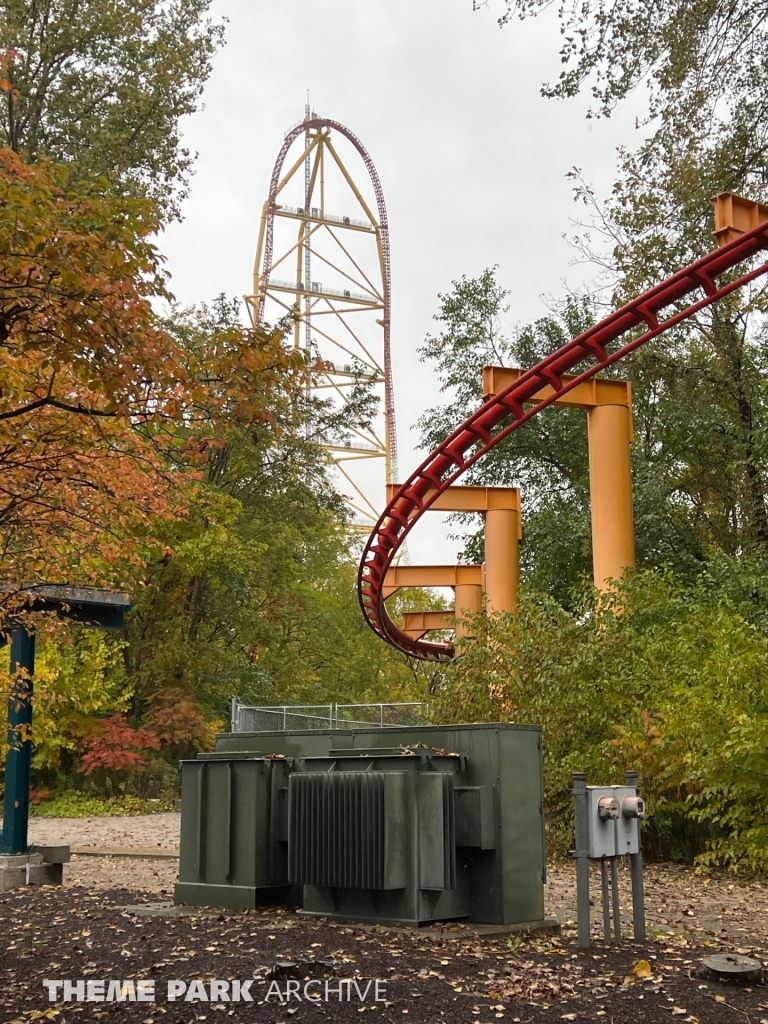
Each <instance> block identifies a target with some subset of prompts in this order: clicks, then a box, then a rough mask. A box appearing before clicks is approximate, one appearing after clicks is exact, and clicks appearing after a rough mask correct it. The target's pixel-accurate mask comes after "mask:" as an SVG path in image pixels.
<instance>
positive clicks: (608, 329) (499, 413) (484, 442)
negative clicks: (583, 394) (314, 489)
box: [358, 221, 768, 661]
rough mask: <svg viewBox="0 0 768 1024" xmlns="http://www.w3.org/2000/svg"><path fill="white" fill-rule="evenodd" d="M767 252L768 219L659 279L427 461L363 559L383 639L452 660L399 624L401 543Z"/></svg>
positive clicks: (370, 613) (447, 647) (374, 623)
mask: <svg viewBox="0 0 768 1024" xmlns="http://www.w3.org/2000/svg"><path fill="white" fill-rule="evenodd" d="M763 249H768V221H764V222H763V223H762V224H758V226H757V227H755V228H753V229H752V230H750V231H747V232H745V233H744V234H743V235H741V236H739V238H736V239H734V240H733V241H732V242H729V243H728V244H727V245H724V246H722V247H721V248H719V249H715V250H714V251H713V252H711V253H709V254H708V255H706V256H704V257H703V258H702V259H700V260H697V261H696V262H695V263H692V264H691V265H690V266H689V267H686V268H685V269H684V270H681V271H679V272H678V273H677V274H674V275H673V276H672V277H669V278H667V280H666V281H662V283H661V284H657V285H656V286H655V287H653V288H651V289H650V290H649V291H647V292H645V293H644V294H643V295H641V296H639V298H636V299H633V300H632V301H631V302H628V303H627V305H626V306H622V308H621V309H618V310H616V312H615V313H611V314H610V316H607V317H606V318H605V319H604V320H601V321H600V323H598V324H595V326H594V327H591V328H590V329H589V330H588V331H585V332H584V333H583V334H580V335H579V337H578V338H574V339H573V341H569V342H568V344H566V345H563V347H562V348H561V349H558V351H557V352H554V353H553V354H552V355H551V356H547V358H546V359H542V361H541V362H540V363H538V364H537V365H536V366H534V367H533V368H532V369H530V370H527V371H526V372H525V373H524V374H523V375H522V376H521V377H519V378H518V380H516V381H515V383H514V384H512V385H511V386H510V387H508V388H506V389H505V390H504V391H501V392H499V394H497V395H494V396H493V398H491V399H490V400H489V401H487V402H486V403H485V404H484V405H482V406H481V407H480V408H479V409H478V410H477V412H475V413H473V414H472V415H471V416H470V417H469V418H468V419H467V420H465V421H464V423H462V424H461V426H460V427H458V428H457V429H456V430H454V432H453V433H452V434H451V435H450V436H449V437H447V438H446V439H445V441H443V443H442V444H441V445H439V447H437V448H436V449H435V450H434V451H433V452H432V454H431V455H430V456H429V457H428V458H426V459H425V460H424V462H422V464H421V465H420V466H419V468H418V469H417V470H416V471H415V473H412V474H411V476H410V477H409V478H408V479H407V480H406V482H405V483H404V484H403V485H402V486H401V487H400V489H399V490H398V491H397V494H396V495H395V497H394V498H393V499H392V501H391V502H390V503H389V505H387V507H386V509H385V510H384V512H383V513H382V515H381V518H380V519H379V521H378V522H377V523H376V526H375V527H374V529H373V532H372V533H371V536H370V537H369V538H368V542H367V544H366V546H365V550H364V551H363V557H362V559H361V562H360V569H359V573H358V596H359V599H360V606H361V608H362V610H363V614H364V615H365V617H366V619H367V621H368V624H369V625H370V627H371V628H372V629H373V630H374V632H376V633H378V635H379V636H380V637H381V638H382V640H386V641H387V643H390V644H392V645H393V646H394V647H397V648H398V649H399V650H401V651H404V652H405V653H406V654H411V655H414V656H415V657H417V658H423V659H425V660H428V661H448V660H449V659H450V658H451V657H452V656H453V647H452V646H451V644H443V643H434V642H431V641H427V640H412V639H411V638H410V637H408V636H406V635H405V633H403V632H402V631H401V630H400V629H398V628H397V626H396V625H395V624H394V623H393V622H392V620H391V619H390V617H389V615H388V614H387V611H386V608H385V607H384V578H385V576H386V573H387V570H388V569H389V567H390V565H391V564H392V560H393V558H394V556H395V554H396V552H397V550H398V548H399V547H400V545H401V544H402V543H403V541H404V540H405V538H406V537H407V536H408V534H409V533H410V531H411V530H412V529H413V527H414V525H415V524H416V523H417V522H418V520H419V519H420V518H421V516H422V515H423V514H424V513H425V512H426V511H427V509H428V508H429V507H430V505H432V504H433V503H434V501H435V499H436V498H437V497H438V495H440V494H441V493H442V492H443V491H444V490H445V489H446V488H447V487H450V486H451V485H452V484H454V483H455V482H456V480H457V479H458V478H459V477H460V476H461V474H462V473H463V472H464V471H465V470H467V469H468V468H469V467H470V466H472V465H473V464H474V463H475V462H477V461H478V459H481V458H482V457H483V456H484V455H485V454H486V453H487V452H489V451H490V450H491V448H493V447H494V445H497V444H498V443H499V441H502V440H503V439H504V438H505V437H507V436H508V435H509V434H511V433H512V431H513V430H517V428H518V427H520V426H522V424H523V423H525V422H526V420H529V419H530V418H531V417H532V416H535V415H536V414H537V413H539V412H540V411H541V410H542V409H545V408H546V407H547V406H548V405H550V404H551V403H552V402H553V401H554V400H555V399H556V398H557V397H558V396H561V395H564V394H566V393H567V392H568V391H570V390H571V389H572V388H575V387H577V386H578V385H579V384H581V383H582V382H583V381H585V380H588V379H589V378H590V377H592V376H594V375H595V374H596V373H598V372H599V371H600V370H604V369H606V367H608V366H611V365H612V364H613V363H615V362H617V361H618V360H619V359H623V358H624V356H626V355H628V354H629V353H630V352H633V351H634V350H635V349H636V348H639V347H640V346H641V345H644V344H645V343H646V342H647V341H650V340H651V339H652V338H655V337H657V336H658V335H660V334H663V332H664V331H666V330H668V329H669V328H670V327H674V326H675V325H676V324H679V323H681V322H682V321H683V320H686V319H687V318H688V317H689V316H692V315H693V314H694V313H696V312H698V310H700V309H704V307H705V306H709V305H711V304H712V303H713V302H717V301H718V300H719V299H722V298H723V297H724V296H726V295H728V294H730V292H732V291H735V290H736V289H737V288H741V287H742V286H743V285H745V284H747V283H748V282H749V281H752V280H754V279H755V278H756V277H759V276H760V275H761V274H765V273H766V272H768V263H763V264H761V265H760V266H759V267H757V268H756V269H754V270H752V271H750V272H749V273H744V274H741V275H740V276H739V277H737V278H735V279H733V280H731V281H728V282H726V283H725V284H723V285H722V286H721V285H719V284H718V280H717V279H718V278H719V277H721V276H722V275H723V274H725V273H726V272H727V271H729V270H732V269H733V268H734V267H737V266H738V264H740V263H742V262H743V261H744V260H746V259H749V258H750V257H751V256H754V255H755V253H757V252H759V251H760V250H763ZM698 290H701V291H703V292H704V298H702V299H699V300H698V301H694V302H692V303H691V304H690V305H687V306H685V307H684V308H683V309H681V310H679V311H678V312H677V313H674V314H673V315H672V316H670V317H668V318H667V319H666V320H663V321H661V322H660V321H659V319H658V314H659V313H660V312H661V311H662V310H663V309H666V308H667V307H669V306H670V305H672V303H675V302H679V300H680V299H683V298H684V297H686V296H688V295H690V294H691V293H692V292H695V291H698ZM639 326H645V327H646V328H647V330H646V331H644V332H643V333H642V334H641V335H640V336H639V337H636V338H633V339H632V340H631V341H628V342H626V343H625V344H624V345H621V346H620V347H618V348H616V349H614V351H612V352H609V351H608V346H609V345H612V344H613V343H615V342H617V341H618V340H619V339H620V338H622V337H623V336H624V335H626V334H628V333H630V332H632V331H635V330H636V329H637V328H638V327H639ZM585 360H593V364H592V365H591V366H589V367H588V369H586V370H584V372H583V373H580V374H578V376H576V377H574V379H573V380H571V381H569V382H568V383H567V384H564V383H563V381H562V379H561V375H562V374H564V373H568V372H570V371H572V370H573V369H574V368H575V367H577V366H579V364H581V363H583V362H584V361H585ZM546 385H551V386H552V388H553V389H554V390H553V393H552V395H551V397H549V398H547V399H545V400H544V401H542V402H538V403H537V404H536V405H533V406H530V407H529V408H528V409H525V408H524V404H525V402H527V401H528V400H530V398H531V397H532V396H533V395H535V394H536V392H537V391H539V390H540V389H541V388H542V387H544V386H546Z"/></svg>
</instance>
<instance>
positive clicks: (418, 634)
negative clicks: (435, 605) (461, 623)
mask: <svg viewBox="0 0 768 1024" xmlns="http://www.w3.org/2000/svg"><path fill="white" fill-rule="evenodd" d="M455 617H456V613H455V612H454V611H453V609H450V608H446V610H445V611H439V612H404V614H403V632H404V633H407V634H408V636H410V637H412V638H413V639H414V640H420V639H421V638H422V637H423V636H424V634H425V633H428V632H429V631H430V629H453V627H454V620H455Z"/></svg>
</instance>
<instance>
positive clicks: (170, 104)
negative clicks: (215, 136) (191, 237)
mask: <svg viewBox="0 0 768 1024" xmlns="http://www.w3.org/2000/svg"><path fill="white" fill-rule="evenodd" d="M209 7H210V0H170V2H169V3H160V2H158V0H130V2H128V0H117V2H109V0H84V2H80V0H5V2H4V3H3V4H2V7H1V8H0V12H1V13H0V53H3V54H4V59H3V69H2V70H3V75H2V79H3V80H2V81H0V87H1V88H2V89H3V90H4V92H5V100H4V102H3V103H2V104H0V125H1V126H2V133H3V135H4V144H5V145H7V146H9V147H10V148H11V149H13V150H14V151H15V152H17V153H19V154H21V155H22V156H23V157H24V158H25V159H27V160H32V161H35V160H38V159H39V158H40V157H42V156H47V157H49V158H51V159H53V160H56V161H60V162H65V163H67V164H70V165H71V166H72V167H73V169H74V174H73V180H78V179H79V178H80V177H83V176H85V175H86V174H89V173H95V174H97V175H106V176H108V177H109V178H110V180H111V181H113V182H115V183H119V184H120V185H121V186H122V187H124V188H127V189H128V190H129V191H138V192H140V193H141V194H148V195H150V196H151V197H152V198H154V199H155V200H156V201H157V202H159V203H160V205H161V206H162V207H163V209H164V210H165V211H166V212H168V213H171V214H173V215H176V216H178V213H179V204H180V201H181V200H182V199H183V197H184V195H185V194H186V188H187V183H188V181H189V175H190V173H191V169H192V163H193V159H194V157H193V155H192V154H190V152H189V150H188V149H186V148H185V147H184V145H183V144H182V140H181V131H180V128H179V122H180V119H181V118H182V117H183V116H184V115H186V114H191V113H193V112H194V111H195V110H196V109H197V107H198V105H199V102H200V95H201V93H202V90H203V86H204V85H205V82H206V81H207V79H208V77H209V75H210V73H211V59H212V57H213V55H214V53H215V52H216V50H217V48H218V47H219V46H220V45H221V43H222V40H223V29H222V26H221V25H214V24H213V23H212V22H211V21H210V19H208V18H207V17H206V15H207V12H208V10H209Z"/></svg>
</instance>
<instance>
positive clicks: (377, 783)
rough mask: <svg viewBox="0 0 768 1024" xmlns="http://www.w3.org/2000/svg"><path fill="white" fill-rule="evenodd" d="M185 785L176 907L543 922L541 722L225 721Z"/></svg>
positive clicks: (186, 769) (418, 920) (191, 765)
mask: <svg viewBox="0 0 768 1024" xmlns="http://www.w3.org/2000/svg"><path fill="white" fill-rule="evenodd" d="M181 793H182V796H181V858H180V865H179V880H178V882H177V884H176V891H175V900H176V902H177V903H180V904H186V905H190V906H206V907H226V908H230V909H249V908H253V907H256V906H259V905H262V904H269V903H290V904H292V905H298V906H300V907H301V908H302V909H303V911H304V912H305V913H309V914H317V915H320V916H323V917H330V918H337V919H342V920H355V921H373V922H379V923H390V924H393V923H398V924H412V925H418V924H425V923H428V922H431V921H447V920H461V919H464V920H469V921H475V922H484V923H488V924H521V925H525V924H527V925H530V926H531V927H533V926H535V925H537V924H541V923H542V922H543V919H544V880H545V864H546V861H545V849H544V819H543V776H542V757H541V730H540V728H539V727H538V726H525V725H508V724H490V725H452V726H408V727H405V726H404V727H393V728H387V729H379V728H370V729H358V730H356V731H347V730H330V729H328V730H315V731H287V732H258V733H226V734H223V735H220V736H218V737H217V740H216V749H215V751H214V752H213V753H210V754H200V755H198V757H197V759H196V760H194V761H183V762H182V790H181Z"/></svg>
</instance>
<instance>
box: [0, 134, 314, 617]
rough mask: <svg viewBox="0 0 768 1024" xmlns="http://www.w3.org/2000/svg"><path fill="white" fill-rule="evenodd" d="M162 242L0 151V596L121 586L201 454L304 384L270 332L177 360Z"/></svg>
mask: <svg viewBox="0 0 768 1024" xmlns="http://www.w3.org/2000/svg"><path fill="white" fill-rule="evenodd" d="M159 228H160V224H159V222H158V220H157V217H156V215H155V213H154V210H153V207H152V206H151V204H150V203H148V202H147V201H145V200H138V199H132V198H126V197H123V196H115V195H112V194H110V193H109V191H108V190H107V188H106V185H105V183H103V182H100V181H91V182H89V183H86V184H85V185H78V186H77V187H73V186H72V185H71V183H70V182H69V181H68V178H67V170H66V169H65V168H62V167H59V166H56V165H53V164H49V163H45V162H42V163H38V164H36V165H34V166H30V165H27V164H25V163H23V161H21V160H20V159H19V157H18V156H17V155H16V154H14V153H13V152H12V151H10V150H8V149H4V150H0V560H1V564H0V577H1V578H2V579H3V581H4V582H6V583H10V584H18V583H20V582H22V581H36V580H45V581H52V582H66V583H78V584H87V583H92V584H98V585H101V586H105V585H107V586H109V585H113V586H122V587H125V586H130V584H131V582H132V578H133V577H134V576H135V573H136V571H137V570H138V569H140V567H141V564H142V560H143V558H144V557H145V553H146V546H147V544H148V543H151V542H152V541H153V539H155V538H156V537H157V535H158V527H159V526H160V525H161V524H162V523H163V521H164V520H167V519H168V518H171V517H177V516H182V515H184V514H185V511H186V509H187V507H188V504H189V501H190V499H191V496H192V494H193V492H194V486H195V481H196V473H195V471H194V466H195V463H196V462H199V461H200V459H201V458H202V457H203V453H204V451H205V449H206V447H207V446H210V445H211V444H214V445H215V444H218V443H220V442H219V440H218V438H219V437H220V436H221V432H222V429H223V427H224V425H225V424H226V423H227V422H230V421H231V420H232V418H240V419H242V420H245V421H247V422H248V423H258V422H264V423H267V424H269V423H270V422H271V413H270V402H269V396H270V394H271V393H272V392H274V390H275V389H278V390H279V389H281V388H283V389H290V388H293V387H296V383H297V379H300V378H301V375H302V374H303V373H304V372H305V369H306V368H305V366H304V363H303V359H302V357H301V356H300V355H296V354H294V353H291V352H289V351H288V350H287V349H286V348H285V346H284V345H283V343H282V338H281V336H280V335H279V333H277V332H274V333H272V334H270V333H266V332H258V333H256V332H251V331H247V330H245V329H243V328H240V327H231V328H226V329H224V330H221V331H219V332H218V334H216V335H215V336H213V337H211V338H208V339H206V342H205V344H204V345H202V346H199V345H198V346H197V347H196V348H195V350H194V351H185V350H184V348H183V347H182V346H181V345H180V343H179V341H178V340H177V339H176V338H175V337H174V336H173V335H172V334H171V333H170V332H169V331H168V330H166V329H164V328H163V327H162V325H160V323H159V321H158V318H157V315H156V313H155V310H154V309H153V306H152V304H151V301H152V300H154V299H161V298H169V295H168V293H167V290H166V288H167V275H166V274H165V272H164V271H163V267H162V257H161V256H160V254H159V252H158V251H157V249H156V247H155V246H154V245H153V243H152V241H151V238H152V237H153V235H154V234H155V233H156V232H157V231H158V230H159ZM5 600H6V599H3V601H5ZM3 601H0V622H1V620H2V604H3Z"/></svg>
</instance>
